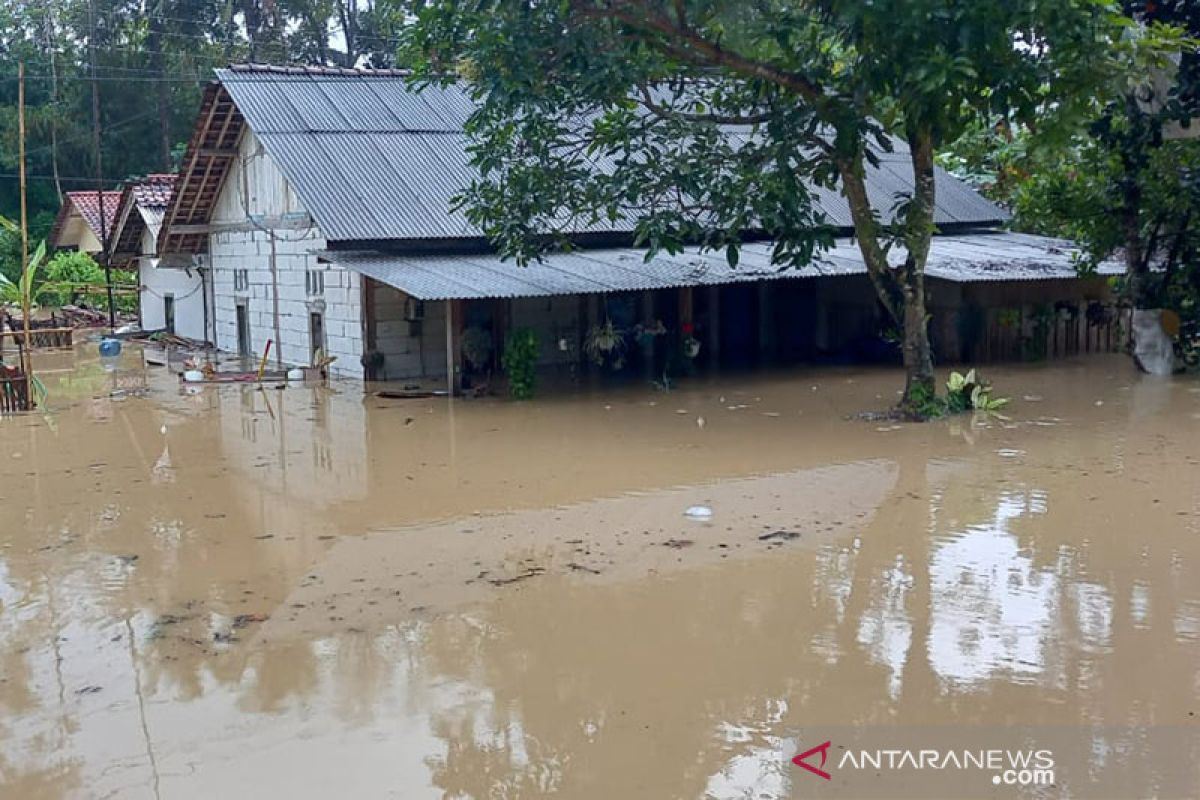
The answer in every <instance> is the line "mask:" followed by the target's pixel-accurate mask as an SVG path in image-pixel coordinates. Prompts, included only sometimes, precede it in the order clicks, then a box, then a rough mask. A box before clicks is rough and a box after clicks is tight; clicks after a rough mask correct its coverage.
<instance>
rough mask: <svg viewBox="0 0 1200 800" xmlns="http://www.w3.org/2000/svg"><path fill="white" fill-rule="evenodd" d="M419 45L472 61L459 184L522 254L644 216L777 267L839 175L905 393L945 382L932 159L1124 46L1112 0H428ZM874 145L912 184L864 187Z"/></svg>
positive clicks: (914, 401) (823, 231) (651, 232)
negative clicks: (762, 241) (469, 163)
mask: <svg viewBox="0 0 1200 800" xmlns="http://www.w3.org/2000/svg"><path fill="white" fill-rule="evenodd" d="M412 12H413V14H414V15H415V19H416V22H415V24H414V25H413V26H412V27H411V28H410V29H409V33H408V36H409V38H408V52H407V53H406V55H405V57H406V59H407V60H409V61H410V62H412V63H415V64H416V65H417V77H418V79H419V80H429V81H449V80H456V79H462V78H465V79H466V80H467V81H468V82H469V84H470V86H471V87H472V89H473V90H474V92H475V93H476V95H477V97H478V99H479V101H480V104H479V106H478V110H477V111H476V112H475V114H474V115H473V117H472V118H471V121H470V123H469V126H468V132H469V134H470V135H471V137H472V139H473V144H472V153H473V156H474V161H475V164H476V165H477V167H478V168H479V170H480V178H479V179H478V180H477V181H475V182H474V183H473V184H472V185H471V186H470V188H469V189H468V190H467V191H466V193H465V195H464V197H463V201H464V204H465V205H466V206H467V208H468V213H469V214H470V216H471V217H472V219H473V220H474V221H475V222H476V223H477V224H479V225H480V226H481V227H482V228H483V230H484V231H485V232H486V233H487V235H488V236H489V237H490V238H491V239H492V240H493V241H494V242H495V243H496V245H497V246H498V248H499V249H500V251H501V252H502V253H504V254H505V255H511V256H515V257H516V258H517V259H518V260H519V261H520V260H525V259H529V258H533V257H537V255H538V254H539V253H540V252H541V251H543V250H544V249H546V248H548V247H553V246H556V245H561V244H562V243H563V240H564V239H567V238H569V234H570V233H571V232H572V231H575V230H579V229H580V228H582V227H587V226H589V225H593V224H596V223H600V222H611V221H614V220H618V219H622V218H624V219H632V220H633V221H634V222H635V223H636V233H637V237H638V239H639V241H640V242H641V243H644V244H645V245H647V246H648V247H649V249H650V251H651V252H654V251H656V250H667V251H676V250H678V249H679V248H680V247H682V246H683V245H684V244H685V243H688V242H693V243H698V244H700V245H702V246H704V247H707V248H714V249H721V250H724V251H725V252H726V253H727V254H728V257H729V260H730V263H731V264H735V265H736V263H737V253H738V247H739V245H740V244H741V242H742V241H743V237H744V236H745V235H746V232H747V231H748V230H751V229H755V230H758V231H761V232H762V233H764V234H766V235H769V236H770V237H771V238H772V239H773V240H774V242H775V251H774V254H775V258H776V260H777V262H778V263H779V264H780V265H781V267H787V266H796V265H802V264H805V263H807V262H808V261H809V260H810V259H811V258H812V256H813V255H814V251H815V250H817V249H818V248H820V247H823V246H826V245H828V244H829V242H830V241H831V238H832V234H833V233H834V230H833V228H832V227H831V226H830V224H829V223H828V221H827V220H826V219H825V218H824V217H823V216H822V214H821V213H820V210H819V207H818V205H817V203H816V202H815V199H814V198H815V193H816V192H818V191H821V190H823V189H825V190H827V189H831V188H834V187H836V188H837V189H838V190H840V191H841V193H842V194H843V195H844V196H845V198H846V200H847V201H848V205H849V208H850V212H851V215H852V219H853V227H854V234H855V236H856V238H857V241H858V245H859V248H860V249H861V253H862V258H863V261H864V262H865V264H866V266H867V269H868V272H869V274H870V276H871V279H872V281H873V284H874V288H875V295H876V296H877V298H878V300H879V303H880V304H881V305H882V306H883V308H884V309H886V311H887V313H888V314H890V315H891V317H892V318H893V319H894V321H895V322H896V324H897V325H898V326H900V327H901V328H902V329H903V332H904V345H903V357H904V364H905V367H906V372H907V381H906V388H905V394H904V403H905V404H906V405H907V406H908V407H909V408H915V407H917V406H919V405H920V404H921V403H922V402H924V401H925V400H927V399H928V398H929V397H930V396H931V395H932V394H933V392H934V380H933V364H932V358H931V352H930V343H929V336H928V324H927V322H928V312H927V309H926V304H925V275H924V268H925V261H926V258H927V256H928V253H929V247H930V237H931V235H932V234H933V233H934V230H935V226H934V207H935V205H934V203H935V185H934V160H935V157H936V155H937V153H938V151H939V149H940V148H942V147H943V146H944V145H945V143H947V142H949V141H953V140H955V139H956V138H957V137H958V136H959V135H960V134H961V132H962V130H963V129H964V126H965V125H967V124H968V123H969V121H970V120H972V119H973V118H974V117H975V116H976V115H978V114H986V113H999V114H1002V115H1004V116H1005V117H1009V118H1016V119H1028V118H1032V117H1034V116H1036V115H1037V114H1039V113H1040V112H1042V111H1044V110H1045V109H1047V108H1049V107H1051V106H1056V107H1062V106H1064V105H1069V104H1072V103H1075V102H1079V100H1078V98H1080V97H1085V96H1087V95H1088V91H1087V89H1088V87H1090V85H1091V84H1092V82H1094V81H1095V80H1096V76H1097V75H1099V74H1104V73H1106V71H1107V70H1108V66H1109V65H1108V60H1109V54H1108V50H1109V48H1111V47H1115V46H1118V44H1119V39H1120V33H1119V25H1118V21H1117V19H1116V17H1117V15H1118V12H1119V9H1118V8H1117V7H1116V6H1115V5H1114V4H1110V3H1108V2H1105V1H1104V0H752V1H751V2H747V0H550V1H549V2H518V1H515V0H479V2H474V3H470V4H464V3H460V2H457V1H456V0H432V2H422V1H421V0H418V2H416V3H415V4H414V6H413V8H412ZM880 158H897V159H902V160H904V161H906V162H907V164H908V169H909V170H910V172H911V176H912V180H911V190H910V191H908V192H905V193H903V194H902V195H901V196H897V197H894V198H891V197H889V198H882V199H881V198H879V197H873V196H871V195H870V194H869V193H868V190H867V181H866V175H867V171H868V169H869V168H870V166H871V165H872V163H873V162H874V161H876V160H878V159H880Z"/></svg>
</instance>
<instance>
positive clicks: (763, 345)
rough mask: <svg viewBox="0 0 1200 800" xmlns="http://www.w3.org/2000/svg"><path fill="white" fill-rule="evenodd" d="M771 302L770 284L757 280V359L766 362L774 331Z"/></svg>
mask: <svg viewBox="0 0 1200 800" xmlns="http://www.w3.org/2000/svg"><path fill="white" fill-rule="evenodd" d="M773 312H774V308H773V307H772V304H771V286H770V284H769V283H768V282H767V281H759V282H758V360H759V361H760V362H762V363H764V364H765V363H767V362H769V361H770V360H771V356H772V347H771V342H772V337H773V335H774V333H775V315H774V313H773Z"/></svg>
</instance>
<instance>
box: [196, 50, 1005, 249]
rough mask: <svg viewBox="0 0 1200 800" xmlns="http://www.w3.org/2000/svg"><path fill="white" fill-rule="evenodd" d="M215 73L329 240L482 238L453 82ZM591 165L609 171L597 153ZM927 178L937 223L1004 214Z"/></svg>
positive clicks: (883, 203)
mask: <svg viewBox="0 0 1200 800" xmlns="http://www.w3.org/2000/svg"><path fill="white" fill-rule="evenodd" d="M217 76H218V78H219V79H220V81H221V82H222V84H223V86H224V87H225V89H226V90H227V91H228V92H229V95H230V96H231V97H232V98H233V100H234V102H235V103H236V105H237V108H238V110H239V111H240V112H241V114H242V115H243V116H244V117H245V118H246V120H247V122H248V123H249V125H250V127H251V129H253V130H254V132H255V134H256V135H257V136H258V137H259V139H260V140H261V141H262V143H263V146H264V147H265V148H266V151H267V153H268V154H269V155H270V156H271V158H272V159H273V160H275V162H276V163H277V164H278V165H279V167H280V169H281V170H282V171H283V173H284V175H286V176H287V178H288V180H289V181H291V183H292V185H293V187H294V188H295V190H296V193H297V194H298V195H299V196H300V199H301V201H302V202H303V203H304V205H305V207H306V208H307V210H308V211H309V213H311V214H312V216H313V218H314V219H315V220H316V222H317V225H318V226H319V227H320V229H321V232H322V234H324V236H325V237H326V238H327V239H328V240H330V241H341V242H350V241H363V240H386V239H446V238H464V237H466V238H478V237H481V236H482V232H481V231H479V230H478V229H477V228H475V227H474V226H472V225H470V224H469V223H468V222H467V221H466V218H465V216H464V215H463V214H462V213H461V212H451V211H450V198H451V197H452V196H454V195H456V194H458V193H460V192H461V191H462V190H463V189H465V188H466V187H467V185H468V183H469V182H470V181H471V180H472V179H473V178H474V177H475V176H476V172H475V169H474V167H472V166H471V164H470V159H469V156H468V155H467V153H466V149H465V148H466V145H467V138H466V136H465V135H464V134H463V132H462V129H463V124H464V123H465V122H466V120H467V117H469V116H470V114H471V112H472V110H473V108H474V105H473V101H472V100H471V99H470V98H469V97H468V96H467V95H466V93H465V92H464V91H463V90H462V89H461V88H459V87H456V86H450V87H428V88H426V89H424V90H423V91H421V92H417V91H415V90H413V89H410V88H409V86H408V85H407V83H406V80H405V77H404V75H403V73H400V72H397V71H395V70H386V71H371V70H357V71H356V70H327V69H283V68H266V67H256V66H252V65H247V66H241V67H235V68H231V69H224V70H217ZM730 136H731V137H732V138H734V139H737V138H738V137H744V136H745V133H744V132H741V133H731V134H730ZM903 151H904V147H903V143H902V142H898V152H896V153H892V154H890V155H887V156H885V157H884V162H883V163H882V164H881V165H880V166H879V167H878V168H870V169H868V171H867V183H868V191H869V193H870V196H871V199H872V202H873V204H874V206H875V208H876V209H877V210H878V211H879V212H880V214H881V216H883V217H884V219H887V218H889V216H890V213H891V209H892V207H893V206H894V205H895V202H896V195H897V193H900V192H904V191H907V190H908V189H909V188H910V187H911V184H912V178H911V170H910V168H909V167H908V162H907V160H906V159H905V157H904V156H903ZM597 164H598V167H597V168H598V169H600V170H604V169H606V168H608V169H611V162H610V161H607V162H606V160H605V159H604V158H603V157H599V158H598V160H597ZM936 181H937V208H936V210H935V221H936V222H937V223H939V224H949V223H969V224H974V225H983V226H986V225H992V224H996V223H998V222H1002V221H1004V220H1005V219H1006V218H1007V215H1006V214H1005V212H1004V211H1003V210H1001V209H1000V208H998V207H997V206H995V205H993V204H992V203H990V202H988V201H987V200H985V199H984V198H983V197H981V196H980V195H978V194H977V193H976V192H975V191H974V190H972V189H971V188H970V187H968V186H966V185H965V184H963V183H961V182H960V181H958V180H957V179H955V178H954V177H952V176H951V175H950V174H949V173H947V172H945V171H944V170H941V169H938V170H937V174H936ZM815 195H816V197H817V201H818V203H819V205H820V207H821V208H822V210H823V211H824V212H825V215H826V216H827V218H828V219H829V221H830V223H832V224H833V225H835V226H838V227H843V228H848V227H850V226H851V219H850V211H849V208H848V207H847V205H846V201H845V198H843V197H842V196H841V195H840V193H838V192H836V191H830V190H826V189H818V190H816V191H815ZM633 226H634V220H633V219H632V218H629V219H624V220H619V221H617V222H616V223H603V224H598V225H593V226H587V227H580V228H579V230H580V231H585V230H586V231H591V232H597V231H608V232H618V233H624V232H629V231H632V229H633Z"/></svg>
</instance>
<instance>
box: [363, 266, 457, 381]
mask: <svg viewBox="0 0 1200 800" xmlns="http://www.w3.org/2000/svg"><path fill="white" fill-rule="evenodd" d="M374 297H375V346H376V348H377V349H378V350H379V351H380V352H382V353H383V355H384V364H383V372H382V374H381V377H382V378H385V379H387V380H398V379H402V378H422V377H424V378H432V377H436V376H445V374H446V304H445V303H444V302H441V301H430V302H427V303H425V304H424V308H425V318H424V319H423V320H422V321H421V323H420V334H419V335H416V336H414V335H412V327H411V326H410V324H409V323H408V321H407V320H405V319H404V305H405V302H406V300H407V299H408V295H406V294H404V292H401V291H400V290H399V289H393V288H392V287H391V286H387V285H385V284H382V283H377V284H376V285H375V289H374Z"/></svg>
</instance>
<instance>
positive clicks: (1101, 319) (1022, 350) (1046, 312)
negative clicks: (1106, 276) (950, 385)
mask: <svg viewBox="0 0 1200 800" xmlns="http://www.w3.org/2000/svg"><path fill="white" fill-rule="evenodd" d="M1129 325H1130V320H1129V310H1128V309H1123V308H1120V307H1118V306H1117V305H1116V304H1114V303H1091V304H1086V305H1085V304H1079V305H1075V306H1065V305H1064V306H1060V307H1049V308H1047V307H1044V306H1043V307H1031V306H1025V307H1022V308H990V309H986V310H984V311H983V320H982V324H981V326H980V327H981V328H982V330H980V331H979V332H978V338H976V339H975V341H974V342H973V347H972V346H968V348H967V349H968V353H967V360H968V361H971V362H979V363H994V362H999V361H1043V360H1050V359H1058V358H1069V357H1071V356H1076V355H1082V354H1085V353H1119V352H1123V351H1124V350H1125V347H1126V343H1127V341H1128V339H1129ZM969 351H973V352H969Z"/></svg>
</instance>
